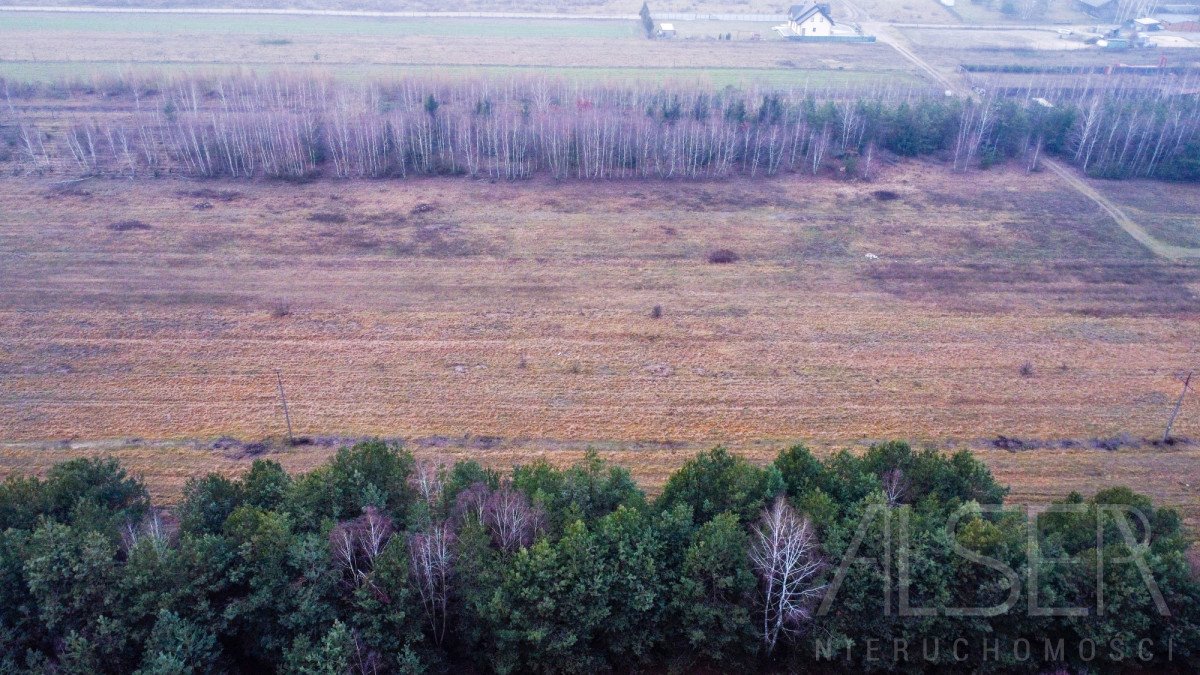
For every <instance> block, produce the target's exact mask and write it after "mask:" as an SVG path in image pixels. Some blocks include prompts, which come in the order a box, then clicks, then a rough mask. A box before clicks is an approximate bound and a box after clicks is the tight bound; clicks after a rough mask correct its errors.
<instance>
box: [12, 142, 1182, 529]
mask: <svg viewBox="0 0 1200 675" xmlns="http://www.w3.org/2000/svg"><path fill="white" fill-rule="evenodd" d="M1173 189H1176V190H1184V191H1187V190H1195V188H1185V187H1181V186H1176V187H1175V188H1173ZM197 190H211V191H214V192H206V193H204V194H206V195H208V196H207V197H197V196H196V195H198V194H201V193H199V192H197ZM880 190H886V191H890V192H893V193H895V194H896V195H897V196H898V198H897V199H893V200H889V201H880V200H879V199H878V198H877V197H876V196H875V195H874V194H873V193H875V192H878V191H880ZM226 192H229V193H232V192H237V193H240V194H239V196H238V197H237V198H231V199H219V198H214V197H213V196H212V195H218V194H222V193H226ZM201 198H203V199H205V200H206V203H209V204H210V205H211V208H206V209H202V210H197V209H195V208H193V205H194V203H195V202H196V201H197V199H201ZM1180 199H1187V198H1186V197H1181V198H1180ZM0 203H3V204H5V205H6V207H5V208H4V209H3V210H0V281H2V283H0V378H2V381H3V386H2V387H0V440H3V441H7V442H9V444H8V445H7V446H4V448H3V451H2V452H0V474H4V473H7V472H11V471H14V470H23V469H35V470H40V469H42V468H44V467H45V466H47V465H48V464H50V463H52V462H54V461H59V460H61V459H62V458H64V457H66V456H70V455H72V454H76V453H79V452H96V451H100V450H89V449H88V445H87V444H86V443H83V441H87V440H88V439H128V438H144V439H178V438H215V437H217V436H220V435H223V434H230V435H234V436H237V437H240V438H250V439H254V438H262V437H265V436H270V435H276V436H277V435H279V434H281V433H282V432H283V420H282V417H281V413H280V410H279V407H278V403H277V394H276V390H275V380H274V369H275V368H279V369H280V370H281V371H282V373H283V378H284V383H285V386H286V387H287V391H288V397H289V404H290V405H291V407H292V415H293V421H294V423H295V424H296V432H297V434H298V435H319V434H327V433H337V434H344V435H346V436H361V435H371V434H380V435H385V436H403V437H407V438H411V439H421V440H419V441H418V442H416V447H417V448H418V450H419V451H421V452H425V453H444V454H447V455H452V456H454V455H462V454H467V453H470V454H472V455H479V456H481V457H483V458H485V459H486V460H488V461H490V462H493V463H495V464H500V465H503V464H508V463H511V462H513V461H524V460H527V459H528V458H529V457H531V456H534V455H538V454H545V455H547V456H550V457H552V458H553V459H554V460H555V461H558V462H565V461H569V460H571V459H573V458H575V457H578V456H579V455H580V454H581V453H582V452H583V450H584V449H585V448H586V447H587V446H588V445H593V446H596V447H599V448H601V449H602V450H605V451H606V452H611V453H613V454H612V455H611V456H612V457H614V458H617V459H620V460H621V461H622V462H623V463H625V464H628V465H630V466H632V467H633V468H634V471H635V472H636V473H637V475H638V476H639V478H641V479H643V480H644V481H646V483H647V485H649V486H654V485H656V484H658V483H660V482H661V481H662V480H663V479H664V478H665V476H666V474H667V473H668V472H669V471H670V470H671V469H673V468H674V467H676V466H678V464H679V463H680V462H681V461H682V460H683V458H684V456H686V454H688V453H691V452H693V451H695V450H698V449H702V448H704V447H708V446H711V445H713V444H716V443H720V442H726V443H729V444H730V445H731V446H733V447H734V448H736V449H738V450H741V451H745V452H748V453H750V454H751V455H752V456H754V457H755V458H756V459H758V460H761V461H765V460H766V459H768V458H769V457H770V456H772V455H774V453H775V452H777V451H778V449H779V448H780V447H782V446H784V445H786V444H787V443H789V442H791V441H793V440H800V439H803V440H808V441H812V442H815V443H817V444H818V445H819V446H821V447H823V448H828V447H838V446H844V445H847V444H851V445H854V444H859V443H861V442H863V441H865V440H870V439H881V438H891V437H903V438H911V439H916V440H917V441H919V442H925V441H928V442H931V443H934V444H935V445H938V446H939V447H942V446H945V447H949V446H952V445H955V444H962V443H967V444H972V445H980V444H981V443H982V441H981V439H989V438H992V437H994V436H996V435H998V434H1006V435H1010V436H1015V437H1019V438H1037V439H1054V438H1088V437H1101V436H1114V435H1117V434H1120V433H1123V432H1128V433H1130V434H1133V435H1135V436H1138V437H1142V436H1153V435H1154V434H1155V433H1161V426H1162V424H1163V423H1164V420H1165V418H1166V415H1167V414H1168V413H1169V409H1170V406H1171V404H1172V403H1173V400H1174V396H1175V395H1177V393H1178V387H1179V382H1178V380H1177V375H1178V373H1180V372H1182V371H1185V370H1187V369H1189V368H1191V367H1193V366H1194V365H1195V364H1194V362H1193V359H1194V335H1195V332H1196V329H1197V328H1198V326H1197V323H1198V317H1197V313H1196V307H1197V304H1196V299H1195V295H1194V293H1195V291H1196V290H1197V289H1200V286H1198V285H1197V284H1198V283H1200V281H1198V279H1197V267H1195V266H1194V265H1182V264H1171V263H1165V262H1162V261H1159V260H1156V259H1154V258H1152V257H1150V256H1149V254H1147V253H1146V252H1145V251H1144V250H1143V249H1141V248H1140V247H1139V246H1138V245H1137V244H1136V242H1133V241H1132V240H1130V239H1129V238H1128V237H1127V236H1125V235H1124V233H1123V232H1122V231H1121V230H1120V229H1119V228H1117V227H1116V226H1115V225H1114V224H1112V223H1111V222H1110V221H1109V220H1107V219H1106V218H1105V217H1104V216H1103V214H1102V213H1100V212H1099V210H1098V208H1096V207H1095V206H1094V205H1093V204H1092V203H1091V202H1089V201H1087V200H1085V199H1083V198H1081V197H1078V196H1077V195H1075V194H1073V193H1072V192H1070V191H1069V190H1067V189H1066V188H1064V186H1062V185H1061V184H1060V183H1058V182H1057V181H1056V179H1055V178H1053V177H1052V176H1050V175H1035V176H1031V177H1027V176H1024V175H1023V174H1021V173H1019V172H1015V171H1014V172H1007V171H995V172H991V173H982V174H970V175H967V176H959V175H951V174H948V173H945V172H943V171H942V170H940V169H934V168H926V167H923V166H921V165H908V166H904V167H901V168H899V169H893V170H890V172H889V173H888V174H887V175H885V176H884V177H882V178H881V179H879V180H878V181H877V182H875V183H872V184H856V183H845V182H837V181H831V180H817V179H806V178H801V177H786V178H780V179H777V180H760V181H731V182H725V183H686V184H685V183H652V182H629V183H603V184H577V183H566V184H555V183H550V182H543V181H534V182H527V183H516V184H493V183H487V182H473V181H465V180H449V179H443V180H425V181H409V182H356V183H331V182H322V181H318V182H315V183H311V184H307V185H285V184H278V183H236V184H235V183H219V182H205V183H188V182H183V181H172V180H161V181H152V182H142V183H133V184H130V183H128V182H119V181H112V182H106V181H91V182H88V183H86V184H85V185H83V186H81V187H80V188H79V189H76V190H73V191H71V192H70V193H65V194H64V193H63V192H62V191H56V190H52V189H49V184H48V183H44V182H39V181H34V180H25V179H4V180H0ZM1147 208H1149V205H1147ZM314 213H336V214H342V215H344V216H345V218H346V220H345V222H332V221H331V222H313V221H312V220H311V219H310V215H311V214H314ZM120 220H140V221H143V222H147V223H153V224H154V227H153V229H151V230H131V231H125V232H114V231H112V230H110V229H109V228H108V227H107V225H108V224H109V223H110V222H114V221H120ZM318 220H320V219H318ZM331 220H336V219H331ZM718 247H728V248H730V249H733V250H735V251H737V252H738V254H739V256H740V257H741V260H740V261H739V262H738V264H736V265H711V264H708V263H707V262H706V260H705V256H706V254H707V253H708V252H709V251H711V250H713V249H715V248H718ZM868 253H870V254H873V255H877V256H879V258H878V259H870V258H867V257H866V254H868ZM278 298H286V299H287V300H288V302H289V303H290V308H289V309H290V310H291V311H290V314H289V315H288V316H286V317H281V318H276V317H273V316H272V315H271V313H270V312H267V311H264V308H267V307H270V306H271V303H272V301H273V300H275V299H278ZM655 305H662V306H664V307H666V308H668V310H669V311H666V312H664V313H663V315H662V317H661V318H659V319H654V318H652V316H651V315H650V313H649V312H648V311H647V308H650V307H653V306H655ZM1026 362H1029V363H1030V364H1031V366H1032V374H1031V375H1030V376H1028V377H1025V376H1022V373H1021V369H1022V365H1023V364H1024V363H1026ZM1194 405H1195V403H1194V402H1193V401H1189V405H1188V407H1185V412H1184V415H1183V416H1182V418H1181V420H1180V422H1179V423H1178V425H1177V433H1179V434H1181V435H1184V436H1200V415H1198V414H1196V412H1195V411H1194V410H1193V408H1194ZM465 434H468V435H471V438H476V437H480V436H486V437H494V438H495V439H498V440H495V441H489V442H486V443H481V442H476V441H473V440H471V439H467V440H466V441H463V440H462V439H463V437H464V435H465ZM61 439H78V440H77V441H76V443H75V444H74V445H72V446H70V447H68V448H64V447H62V446H61V445H60V444H59V443H58V441H59V440H61ZM157 442H158V441H154V442H148V443H140V444H132V445H131V444H127V443H124V442H121V441H119V440H117V441H109V442H107V443H105V444H104V445H103V446H102V447H101V450H103V451H106V452H107V451H112V452H115V453H116V454H117V456H118V457H120V458H122V459H123V460H125V461H128V462H129V463H130V465H131V466H132V467H133V468H134V469H135V470H137V471H141V472H143V473H145V474H146V476H147V478H149V479H150V480H151V483H152V485H153V486H154V489H155V490H156V492H157V493H158V494H160V495H163V496H168V497H169V496H171V495H177V493H178V489H179V488H180V487H181V485H182V481H183V480H184V479H185V478H186V477H188V476H192V475H196V474H198V473H202V472H203V471H206V470H210V469H217V470H221V471H229V472H235V471H238V470H240V469H241V468H242V467H244V466H245V464H246V462H247V461H248V460H246V459H228V458H226V457H225V455H223V454H222V453H221V452H220V451H214V450H212V449H211V448H209V447H208V442H197V443H195V444H193V443H189V442H170V443H167V444H165V445H157V444H156V443H157ZM1189 447H1190V446H1189ZM330 452H332V449H331V447H325V446H316V447H314V446H304V447H301V448H296V449H291V450H288V451H287V452H285V453H282V454H280V455H278V458H280V459H281V460H282V461H284V463H285V464H286V465H288V466H289V468H293V469H302V468H306V467H311V466H313V465H315V464H316V463H318V462H320V461H323V459H325V458H326V457H327V456H328V455H329V453H330ZM1194 454H1195V451H1194V450H1192V449H1184V450H1171V449H1144V450H1120V451H1116V452H1105V451H1100V450H1095V449H1090V448H1087V449H1085V448H1082V447H1079V448H1069V449H1053V450H1036V451H1028V452H1020V453H1015V454H1014V453H1008V452H1004V451H996V450H991V451H988V452H986V453H985V459H986V460H987V461H988V462H989V463H990V464H991V465H992V466H993V468H994V469H995V470H996V471H997V473H998V474H999V475H1000V477H1001V478H1003V479H1004V480H1006V481H1007V482H1009V483H1011V484H1013V485H1014V488H1015V494H1016V495H1017V498H1018V499H1023V500H1031V501H1033V500H1044V499H1047V498H1049V497H1051V496H1058V495H1061V494H1062V493H1064V492H1065V491H1066V490H1068V489H1071V488H1073V487H1078V488H1080V489H1083V490H1084V491H1087V492H1091V491H1094V489H1096V488H1099V487H1102V486H1103V485H1105V484H1110V483H1114V482H1127V483H1131V484H1133V485H1134V486H1135V487H1137V488H1138V489H1142V490H1145V491H1149V492H1151V493H1152V494H1156V495H1158V496H1160V497H1161V498H1163V499H1164V500H1167V501H1168V502H1170V503H1175V504H1178V505H1182V506H1185V507H1186V508H1187V509H1188V513H1189V516H1190V517H1191V518H1193V520H1194V518H1195V515H1196V511H1195V506H1196V504H1198V503H1200V500H1197V498H1196V494H1195V489H1194V487H1192V486H1194V485H1195V483H1196V481H1197V480H1200V479H1198V477H1197V476H1196V471H1195V469H1194V468H1193V467H1194V466H1195V462H1194V460H1195V457H1194V456H1193V455H1194ZM1184 484H1186V485H1184Z"/></svg>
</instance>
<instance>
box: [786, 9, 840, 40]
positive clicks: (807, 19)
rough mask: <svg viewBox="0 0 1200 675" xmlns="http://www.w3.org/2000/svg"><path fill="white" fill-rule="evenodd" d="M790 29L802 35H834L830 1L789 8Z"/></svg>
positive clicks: (793, 32) (794, 33) (795, 33)
mask: <svg viewBox="0 0 1200 675" xmlns="http://www.w3.org/2000/svg"><path fill="white" fill-rule="evenodd" d="M787 25H788V29H789V30H790V31H791V33H792V35H798V36H800V37H828V36H830V35H833V25H834V24H833V15H832V14H830V11H829V3H825V2H818V3H814V4H811V5H792V7H791V9H789V10H788V23H787Z"/></svg>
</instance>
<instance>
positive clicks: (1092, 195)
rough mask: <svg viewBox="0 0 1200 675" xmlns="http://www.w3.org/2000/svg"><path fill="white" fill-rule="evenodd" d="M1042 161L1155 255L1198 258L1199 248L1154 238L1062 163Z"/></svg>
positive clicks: (1048, 160) (1176, 258)
mask: <svg viewBox="0 0 1200 675" xmlns="http://www.w3.org/2000/svg"><path fill="white" fill-rule="evenodd" d="M1042 163H1043V164H1045V165H1046V166H1048V167H1050V170H1051V171H1053V172H1054V173H1056V174H1058V176H1059V177H1060V178H1062V179H1063V181H1065V182H1066V183H1067V185H1070V186H1071V187H1072V188H1075V191H1076V192H1078V193H1079V194H1081V195H1083V196H1085V197H1087V198H1088V199H1091V200H1092V201H1093V202H1095V203H1096V204H1098V205H1099V206H1100V208H1102V209H1104V211H1105V212H1106V213H1107V214H1108V215H1109V216H1111V217H1112V219H1113V220H1115V221H1117V224H1118V225H1120V226H1121V229H1122V230H1125V231H1126V232H1127V233H1129V236H1131V237H1133V238H1134V239H1136V240H1137V241H1138V243H1140V244H1141V245H1142V246H1145V247H1146V248H1148V249H1150V251H1151V252H1152V253H1154V254H1155V255H1158V256H1160V257H1163V258H1167V259H1168V260H1180V259H1183V258H1200V248H1195V247H1190V246H1178V245H1176V244H1168V243H1166V242H1163V241H1160V240H1159V239H1157V238H1155V236H1154V235H1152V234H1150V233H1149V232H1148V231H1146V229H1145V228H1144V227H1142V226H1141V225H1138V224H1137V223H1135V222H1134V221H1133V219H1132V218H1130V217H1129V216H1128V215H1126V214H1125V212H1124V211H1122V210H1121V207H1119V206H1117V205H1116V204H1114V203H1113V202H1112V201H1111V200H1109V199H1108V198H1107V197H1105V196H1104V195H1102V194H1100V193H1099V192H1098V191H1097V190H1096V189H1095V188H1093V187H1092V186H1090V185H1088V184H1087V183H1085V182H1084V181H1083V180H1082V179H1081V178H1079V177H1078V176H1076V175H1075V174H1074V173H1072V172H1071V170H1070V169H1067V168H1066V167H1064V166H1063V165H1062V164H1059V163H1058V162H1056V161H1054V160H1052V159H1045V158H1043V159H1042Z"/></svg>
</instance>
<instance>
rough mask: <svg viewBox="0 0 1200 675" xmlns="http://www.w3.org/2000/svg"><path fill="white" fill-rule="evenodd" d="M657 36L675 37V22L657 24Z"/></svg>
mask: <svg viewBox="0 0 1200 675" xmlns="http://www.w3.org/2000/svg"><path fill="white" fill-rule="evenodd" d="M658 37H664V38H673V37H675V24H673V23H661V24H659V25H658Z"/></svg>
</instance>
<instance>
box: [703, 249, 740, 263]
mask: <svg viewBox="0 0 1200 675" xmlns="http://www.w3.org/2000/svg"><path fill="white" fill-rule="evenodd" d="M738 260H739V258H738V254H737V253H735V252H734V251H731V250H730V249H727V248H719V249H717V250H715V251H712V252H710V253H709V254H708V262H710V263H712V264H714V265H728V264H730V263H735V262H737V261H738Z"/></svg>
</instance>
